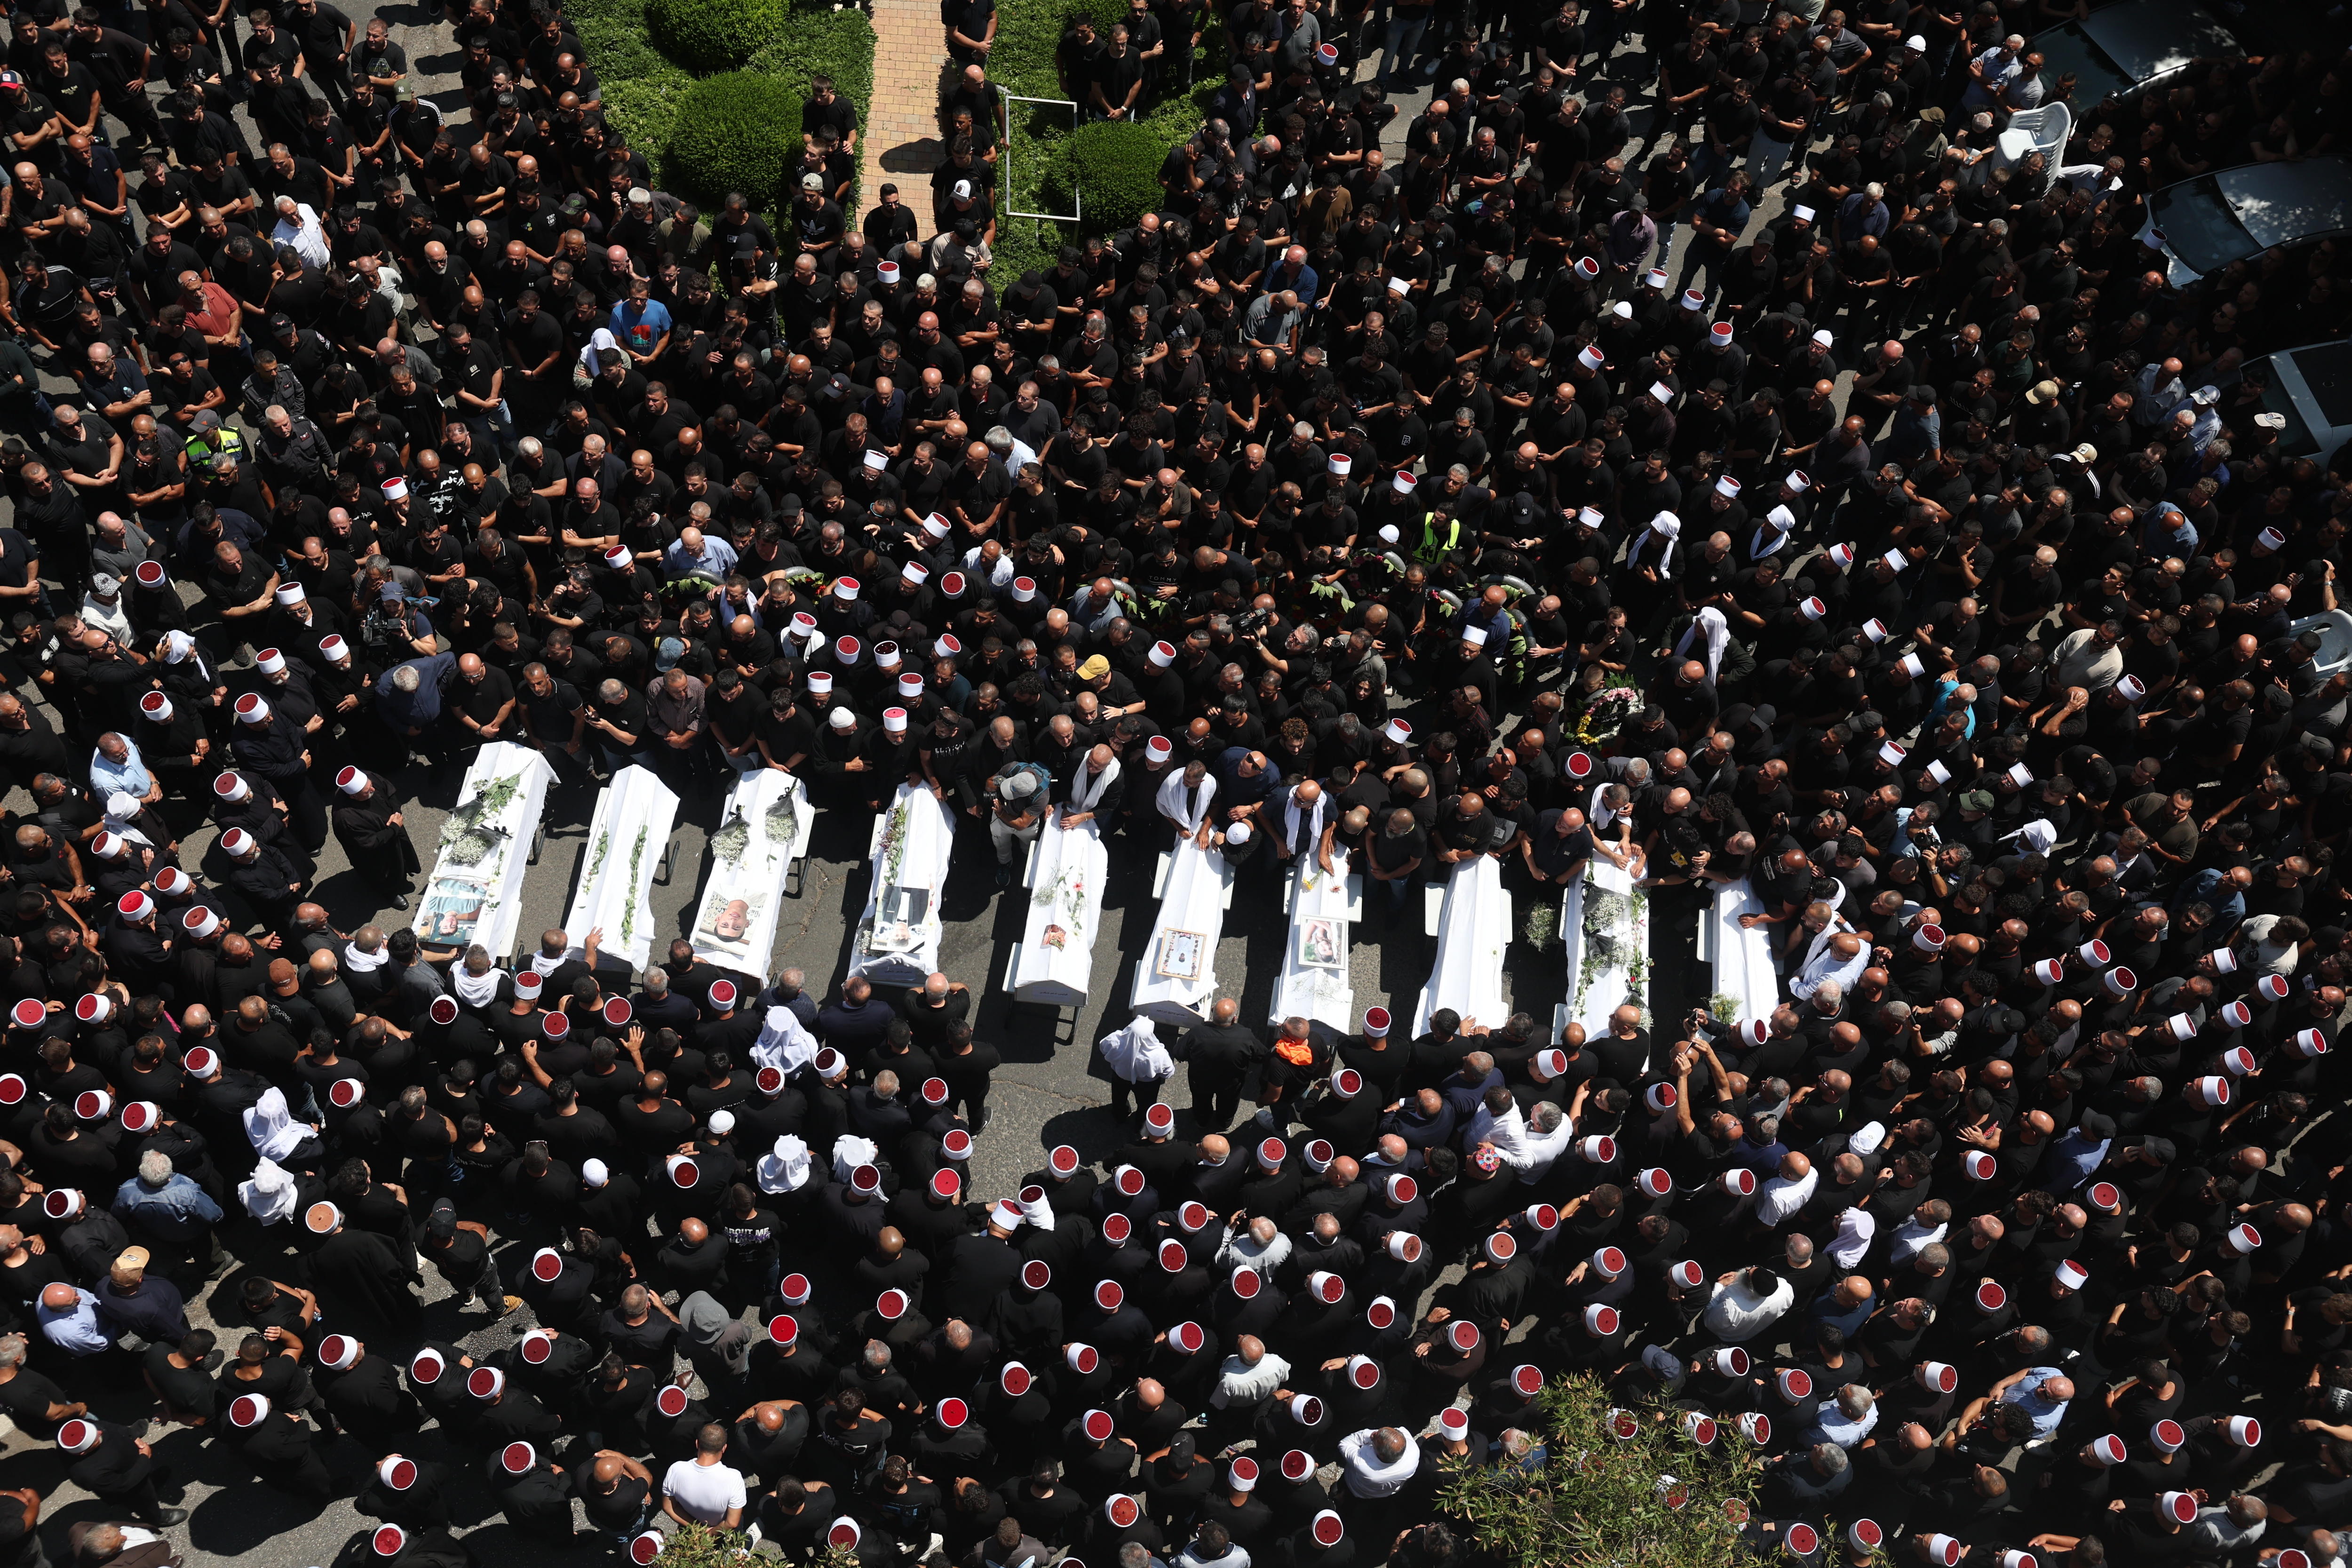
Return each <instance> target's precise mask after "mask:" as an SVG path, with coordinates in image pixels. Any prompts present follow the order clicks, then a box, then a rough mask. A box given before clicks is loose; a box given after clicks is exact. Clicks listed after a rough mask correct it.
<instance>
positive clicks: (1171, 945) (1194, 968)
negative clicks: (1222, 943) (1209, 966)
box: [1152, 930, 1208, 980]
mask: <svg viewBox="0 0 2352 1568" xmlns="http://www.w3.org/2000/svg"><path fill="white" fill-rule="evenodd" d="M1207 949H1208V942H1206V941H1205V940H1203V939H1202V935H1201V933H1200V932H1199V931H1176V930H1169V931H1161V932H1160V959H1159V962H1158V963H1155V964H1154V965H1153V966H1152V973H1155V974H1157V975H1159V976H1160V978H1161V979H1162V980H1198V979H1200V978H1201V970H1202V965H1203V964H1205V963H1207V960H1208V952H1207Z"/></svg>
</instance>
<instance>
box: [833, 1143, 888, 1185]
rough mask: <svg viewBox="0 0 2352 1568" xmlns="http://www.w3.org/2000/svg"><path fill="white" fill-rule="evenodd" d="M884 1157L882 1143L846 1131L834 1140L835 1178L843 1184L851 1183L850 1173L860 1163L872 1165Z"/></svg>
mask: <svg viewBox="0 0 2352 1568" xmlns="http://www.w3.org/2000/svg"><path fill="white" fill-rule="evenodd" d="M881 1157H882V1145H880V1144H879V1143H877V1142H874V1140H872V1139H871V1138H860V1137H859V1136H858V1135H857V1134H856V1133H855V1132H845V1133H843V1134H842V1135H841V1136H840V1137H838V1138H835V1140H834V1141H833V1179H834V1180H835V1181H836V1182H839V1183H840V1184H842V1185H844V1186H847V1185H848V1184H849V1173H851V1172H852V1171H855V1170H856V1169H857V1167H858V1166H860V1165H871V1164H874V1163H877V1161H879V1160H880V1159H881Z"/></svg>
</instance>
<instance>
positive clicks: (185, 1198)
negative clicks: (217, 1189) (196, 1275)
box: [113, 1149, 221, 1254]
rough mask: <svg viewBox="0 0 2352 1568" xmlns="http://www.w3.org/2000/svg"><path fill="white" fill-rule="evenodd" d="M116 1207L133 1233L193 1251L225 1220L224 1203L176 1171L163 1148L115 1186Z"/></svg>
mask: <svg viewBox="0 0 2352 1568" xmlns="http://www.w3.org/2000/svg"><path fill="white" fill-rule="evenodd" d="M113 1207H114V1217H115V1218H117V1219H119V1220H121V1221H122V1223H123V1225H124V1226H125V1227H126V1228H128V1229H129V1230H131V1233H132V1234H133V1235H135V1236H142V1237H148V1238H149V1239H151V1240H154V1241H158V1242H163V1243H165V1244H167V1245H168V1246H169V1247H171V1248H173V1249H175V1250H178V1251H183V1252H186V1253H190V1254H193V1253H194V1250H195V1247H196V1246H197V1244H198V1243H199V1242H200V1241H202V1240H203V1238H204V1237H205V1234H206V1232H207V1230H208V1229H209V1227H211V1226H215V1225H218V1224H219V1223H220V1220H221V1206H220V1205H218V1204H216V1203H215V1202H213V1200H212V1198H211V1196H210V1194H207V1193H205V1190H204V1188H202V1187H200V1186H198V1185H196V1184H195V1183H194V1182H192V1181H190V1180H189V1179H188V1178H187V1177H185V1176H184V1175H182V1174H180V1173H179V1172H177V1171H175V1170H173V1168H172V1157H171V1156H170V1155H169V1154H166V1153H164V1152H163V1151H162V1150H160V1149H150V1150H149V1151H148V1152H146V1153H144V1154H142V1155H141V1156H140V1157H139V1173H138V1174H137V1175H135V1176H132V1177H131V1178H130V1179H129V1180H128V1181H126V1182H124V1183H123V1184H122V1185H121V1186H120V1187H117V1188H116V1189H115V1191H114V1205H113Z"/></svg>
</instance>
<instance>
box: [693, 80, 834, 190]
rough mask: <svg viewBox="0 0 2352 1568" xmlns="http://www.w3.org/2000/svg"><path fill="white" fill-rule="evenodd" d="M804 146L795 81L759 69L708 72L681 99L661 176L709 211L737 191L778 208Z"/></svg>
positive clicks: (799, 103)
mask: <svg viewBox="0 0 2352 1568" xmlns="http://www.w3.org/2000/svg"><path fill="white" fill-rule="evenodd" d="M800 145H801V98H800V95H799V94H798V93H796V92H794V91H793V89H791V88H789V87H786V86H785V85H784V84H783V83H782V82H780V81H778V80H776V79H774V78H773V77H770V76H766V75H762V74H761V73H760V72H757V71H730V72H729V73H727V74H726V75H724V76H713V77H705V78H703V79H701V80H700V81H698V82H696V83H695V84H694V85H693V86H692V87H690V88H688V89H687V90H686V92H685V93H684V94H683V95H682V96H681V97H680V99H679V100H678V104H677V118H676V120H675V121H673V122H672V124H671V126H670V136H669V147H668V149H667V153H668V156H667V160H666V161H665V168H664V171H663V173H664V177H665V180H666V181H667V185H668V188H669V189H671V190H673V191H676V192H677V193H678V194H679V195H684V196H688V197H690V198H692V199H693V200H694V201H695V202H696V203H697V204H698V205H700V206H701V207H702V208H703V209H704V210H705V211H711V210H715V209H716V208H717V206H718V205H719V203H720V202H721V201H722V200H724V199H725V198H726V195H727V194H728V193H729V192H730V191H740V192H742V193H743V194H744V195H746V196H748V197H750V198H751V205H752V207H753V209H754V210H756V211H759V212H773V211H775V210H776V207H777V205H778V201H779V194H780V192H781V190H782V184H783V178H784V175H785V174H786V173H787V172H788V170H789V169H791V168H793V167H796V166H797V165H798V163H799V162H800Z"/></svg>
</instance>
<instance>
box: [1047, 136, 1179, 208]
mask: <svg viewBox="0 0 2352 1568" xmlns="http://www.w3.org/2000/svg"><path fill="white" fill-rule="evenodd" d="M1168 147H1169V140H1168V136H1167V133H1166V132H1164V131H1162V130H1160V129H1157V128H1155V127H1154V126H1152V125H1151V124H1150V123H1149V122H1146V123H1144V124H1133V123H1129V122H1127V121H1097V122H1096V123H1094V124H1092V125H1084V126H1080V127H1079V128H1078V130H1077V131H1076V132H1075V133H1074V134H1072V135H1071V137H1070V138H1069V140H1068V141H1066V142H1064V143H1063V144H1062V148H1061V160H1060V169H1059V182H1060V184H1061V186H1062V188H1063V190H1065V191H1066V190H1068V189H1069V188H1070V187H1071V186H1073V185H1075V186H1076V190H1077V193H1078V196H1079V200H1080V203H1081V205H1080V208H1079V211H1080V215H1081V217H1082V222H1081V224H1080V226H1081V227H1083V228H1084V229H1085V230H1086V231H1087V233H1088V234H1112V233H1116V232H1117V231H1118V230H1119V229H1123V228H1128V227H1130V226H1133V224H1134V223H1135V221H1136V220H1137V219H1138V218H1139V217H1141V216H1143V215H1144V214H1146V213H1150V212H1158V211H1159V210H1160V201H1161V200H1162V198H1163V196H1164V195H1165V193H1164V192H1162V191H1161V190H1160V164H1161V163H1165V162H1166V161H1167V157H1168Z"/></svg>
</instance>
